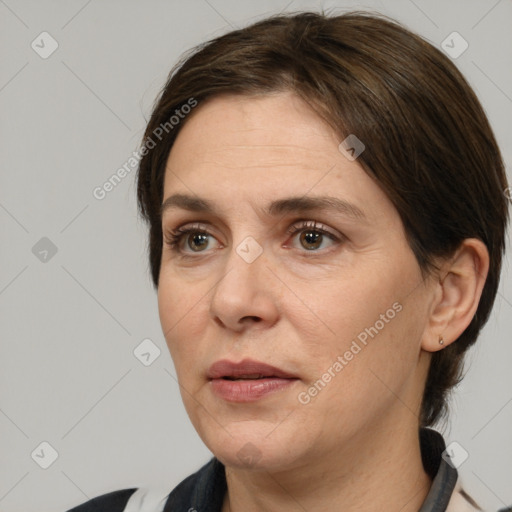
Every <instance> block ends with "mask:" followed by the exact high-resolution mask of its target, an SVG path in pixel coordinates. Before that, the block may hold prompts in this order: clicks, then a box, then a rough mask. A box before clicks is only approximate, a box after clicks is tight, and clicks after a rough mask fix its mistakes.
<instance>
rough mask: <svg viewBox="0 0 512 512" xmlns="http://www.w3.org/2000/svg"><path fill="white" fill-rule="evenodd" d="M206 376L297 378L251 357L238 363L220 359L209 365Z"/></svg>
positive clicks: (221, 377)
mask: <svg viewBox="0 0 512 512" xmlns="http://www.w3.org/2000/svg"><path fill="white" fill-rule="evenodd" d="M207 377H208V378H209V379H210V380H211V379H227V380H259V379H265V378H272V377H273V378H278V379H296V378H298V377H297V376H296V375H292V374H291V373H288V372H286V371H284V370H281V369H280V368H277V367H275V366H271V365H269V364H266V363H261V362H259V361H254V360H253V359H244V360H243V361H240V362H239V363H235V362H233V361H229V360H227V359H221V360H220V361H217V362H215V363H213V364H212V365H211V366H210V369H209V370H208V373H207Z"/></svg>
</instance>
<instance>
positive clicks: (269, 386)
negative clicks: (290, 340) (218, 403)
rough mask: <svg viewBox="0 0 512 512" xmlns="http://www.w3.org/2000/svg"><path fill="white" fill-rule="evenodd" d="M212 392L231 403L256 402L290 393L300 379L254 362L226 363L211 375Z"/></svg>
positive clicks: (225, 361) (211, 368) (224, 361)
mask: <svg viewBox="0 0 512 512" xmlns="http://www.w3.org/2000/svg"><path fill="white" fill-rule="evenodd" d="M207 376H208V379H209V380H210V386H211V390H212V391H213V393H215V395H217V396H218V397H219V398H222V399H223V400H225V401H227V402H234V403H235V402H239V403H240V402H255V401H257V400H261V399H263V398H265V397H267V396H269V395H273V394H274V393H276V392H278V391H284V390H286V389H290V388H291V387H292V386H293V385H294V384H295V383H296V382H297V381H298V380H299V378H298V377H297V376H295V375H292V374H291V373H288V372H286V371H284V370H281V369H280V368H276V367H275V366H271V365H268V364H265V363H260V362H259V361H254V360H252V359H244V360H243V361H240V362H239V363H235V362H232V361H228V360H227V359H223V360H220V361H217V362H216V363H214V364H212V366H210V369H209V370H208V372H207Z"/></svg>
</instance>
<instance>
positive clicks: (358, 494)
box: [222, 408, 432, 512]
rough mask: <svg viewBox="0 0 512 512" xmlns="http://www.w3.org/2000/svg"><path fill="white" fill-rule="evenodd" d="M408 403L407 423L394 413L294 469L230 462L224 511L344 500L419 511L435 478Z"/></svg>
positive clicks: (309, 506)
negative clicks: (430, 473)
mask: <svg viewBox="0 0 512 512" xmlns="http://www.w3.org/2000/svg"><path fill="white" fill-rule="evenodd" d="M403 409H405V412H404V416H407V415H409V418H408V421H407V422H406V423H404V422H403V421H397V419H398V418H397V417H396V415H395V416H394V417H393V418H394V421H393V422H389V424H387V425H384V426H383V425H382V424H381V425H379V426H378V428H365V429H361V430H362V432H358V433H357V434H356V435H354V436H353V437H352V438H351V439H350V441H349V442H347V443H345V446H344V447H342V449H340V450H339V451H337V452H336V453H333V452H332V451H330V453H329V454H328V455H327V454H325V453H322V454H321V455H313V456H311V457H310V458H309V459H308V461H307V462H305V463H302V464H300V465H299V464H297V466H296V467H295V468H293V469H292V470H289V469H287V470H286V471H283V472H278V471H273V472H272V473H270V472H268V471H265V470H259V471H255V470H244V469H239V468H228V467H226V480H227V485H228V492H227V493H226V496H225V499H224V504H223V507H222V512H277V511H282V510H286V511H290V512H295V511H297V512H299V511H300V512H304V510H315V511H316V512H324V511H325V512H327V511H331V510H340V504H342V506H343V511H344V512H351V511H356V510H357V511H360V510H365V511H367V512H374V511H375V512H378V511H382V510H400V511H401V512H417V511H418V510H419V508H420V507H421V505H422V503H423V502H424V500H425V498H426V496H427V494H428V491H429V489H430V486H431V484H432V482H431V479H430V477H429V476H428V475H427V474H426V473H425V471H424V469H423V464H422V460H421V451H420V444H419V435H418V426H417V423H416V418H414V417H413V415H412V414H411V413H410V411H408V410H407V409H406V408H403ZM390 416H391V415H390ZM411 418H412V420H411ZM400 419H401V420H404V418H400ZM397 425H398V427H397Z"/></svg>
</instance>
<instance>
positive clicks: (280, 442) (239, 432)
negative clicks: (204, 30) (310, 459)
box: [201, 422, 301, 470]
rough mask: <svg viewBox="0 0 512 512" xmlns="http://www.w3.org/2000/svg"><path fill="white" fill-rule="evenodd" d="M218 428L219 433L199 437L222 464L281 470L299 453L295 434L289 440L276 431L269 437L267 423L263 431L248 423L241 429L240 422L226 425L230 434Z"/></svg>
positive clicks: (254, 468) (245, 467)
mask: <svg viewBox="0 0 512 512" xmlns="http://www.w3.org/2000/svg"><path fill="white" fill-rule="evenodd" d="M243 423H249V422H243ZM220 430H222V433H221V432H219V430H215V431H214V432H212V433H211V435H206V436H201V438H202V439H203V441H204V442H205V444H206V445H207V447H208V448H209V450H210V451H211V452H212V453H213V454H214V455H215V457H217V458H218V459H219V460H220V461H221V462H222V463H223V464H224V465H225V466H229V467H234V468H238V469H248V470H271V469H281V468H284V467H286V466H288V465H291V464H292V463H293V461H294V460H296V458H297V456H298V454H297V453H296V449H297V446H300V444H301V443H300V441H299V442H298V440H297V438H296V436H295V440H294V439H292V438H290V439H289V440H288V442H287V439H285V438H283V435H281V436H278V435H275V432H274V433H272V434H271V435H270V436H269V428H268V424H267V425H265V429H264V433H263V434H261V433H260V431H261V430H262V429H261V428H260V429H258V428H254V429H251V428H248V425H244V426H243V428H242V425H240V424H237V425H231V428H230V427H227V428H226V430H228V432H229V433H230V434H231V435H229V434H228V433H227V432H226V431H225V430H223V429H222V428H220ZM292 437H293V436H292Z"/></svg>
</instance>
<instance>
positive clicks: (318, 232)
mask: <svg viewBox="0 0 512 512" xmlns="http://www.w3.org/2000/svg"><path fill="white" fill-rule="evenodd" d="M287 234H288V235H290V236H292V237H295V235H297V234H299V235H300V236H299V237H298V238H299V242H300V244H301V246H302V248H304V249H306V250H307V251H316V250H317V249H320V248H321V245H322V243H323V242H325V241H326V239H327V240H329V241H330V242H332V243H331V245H332V244H334V243H336V242H339V241H340V240H339V238H338V237H337V236H336V235H335V234H334V233H331V232H330V231H328V230H326V229H324V228H322V227H320V226H319V225H317V223H316V222H315V221H303V222H302V223H300V224H296V225H294V226H292V227H291V228H290V229H289V230H288V231H287ZM210 238H211V239H213V240H215V237H214V236H213V235H212V234H211V233H209V232H208V230H206V229H204V228H203V227H201V226H190V227H185V228H178V229H176V230H173V231H170V232H168V233H166V234H165V242H166V244H167V245H168V246H169V247H170V248H171V250H173V251H175V252H182V253H189V252H193V253H200V252H205V251H206V250H207V249H208V248H209V247H208V246H209V242H210ZM184 245H185V246H186V247H187V248H188V249H190V251H187V250H185V249H184V248H183V246H184Z"/></svg>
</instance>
